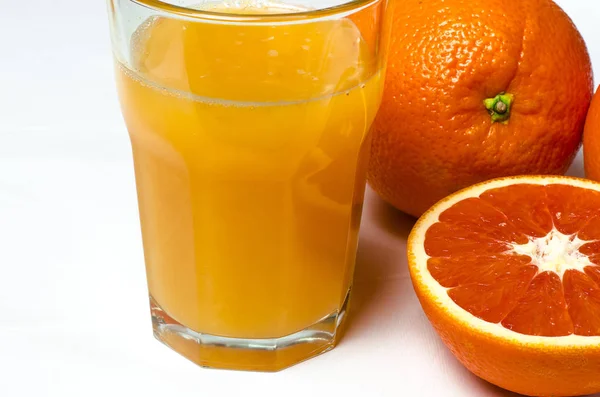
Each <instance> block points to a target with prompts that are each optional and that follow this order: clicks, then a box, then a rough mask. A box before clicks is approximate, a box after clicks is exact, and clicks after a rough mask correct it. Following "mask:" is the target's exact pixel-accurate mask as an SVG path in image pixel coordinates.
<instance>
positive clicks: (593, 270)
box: [584, 260, 600, 286]
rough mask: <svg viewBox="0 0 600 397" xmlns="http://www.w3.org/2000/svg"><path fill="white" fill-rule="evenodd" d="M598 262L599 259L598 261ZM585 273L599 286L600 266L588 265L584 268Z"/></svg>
mask: <svg viewBox="0 0 600 397" xmlns="http://www.w3.org/2000/svg"><path fill="white" fill-rule="evenodd" d="M598 262H600V260H599V261H598ZM584 271H585V274H587V275H588V277H589V278H590V279H591V280H592V281H594V282H595V283H596V285H598V286H600V267H598V266H588V267H586V268H585V269H584Z"/></svg>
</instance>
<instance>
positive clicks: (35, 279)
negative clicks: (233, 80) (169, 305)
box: [0, 0, 600, 397]
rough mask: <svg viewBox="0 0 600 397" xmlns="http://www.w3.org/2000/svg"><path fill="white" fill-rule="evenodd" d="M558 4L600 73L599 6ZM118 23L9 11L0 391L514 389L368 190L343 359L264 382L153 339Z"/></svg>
mask: <svg viewBox="0 0 600 397" xmlns="http://www.w3.org/2000/svg"><path fill="white" fill-rule="evenodd" d="M559 4H561V5H562V6H563V7H564V8H565V9H566V10H567V12H568V13H569V14H570V15H571V17H572V18H573V20H574V21H575V23H576V24H577V25H578V27H579V29H580V30H581V32H582V34H583V36H584V37H585V39H586V40H587V43H588V47H589V50H590V53H591V55H592V59H593V61H594V63H595V70H596V75H598V76H600V69H599V68H600V24H599V23H598V22H599V21H600V3H598V2H597V0H561V1H559ZM25 10H28V11H27V12H26V11H25ZM31 10H32V11H31ZM107 25H108V23H107V17H106V12H105V5H104V2H103V1H102V0H94V1H91V0H85V1H77V0H54V1H46V0H30V1H9V0H7V1H5V2H3V3H2V8H1V9H0V44H1V48H2V59H1V61H0V241H2V245H1V246H0V395H1V396H3V397H13V396H19V397H20V396H61V397H69V396H77V397H80V396H86V397H95V396H103V397H104V396H117V397H119V396H128V395H132V396H159V395H162V396H165V395H168V396H176V395H177V396H221V395H225V396H227V395H249V396H255V395H256V396H267V397H268V396H279V395H285V396H307V395H308V396H311V395H314V396H325V395H329V396H332V395H341V396H411V397H412V396H460V397H463V396H482V397H486V396H512V395H513V394H512V393H508V392H505V391H502V390H500V389H498V388H496V387H494V386H492V385H489V384H488V383H486V382H484V381H482V380H479V379H478V378H476V377H475V376H472V375H471V374H470V373H469V372H468V371H467V370H465V369H464V368H463V367H462V366H461V365H460V364H458V363H457V361H456V360H455V359H454V358H453V357H452V355H451V354H450V353H449V352H448V350H447V349H446V348H445V347H444V346H443V345H442V343H441V342H440V340H439V339H438V337H437V336H436V335H435V333H434V331H433V330H432V328H431V327H430V326H429V323H428V322H427V320H426V319H425V316H424V315H423V313H422V311H421V308H420V306H419V304H418V302H417V299H416V297H415V295H414V293H413V290H412V287H411V284H410V280H409V277H408V274H407V270H406V259H405V238H406V236H407V234H408V231H409V230H410V227H411V226H412V221H411V219H410V218H408V217H406V216H405V215H403V214H401V213H399V212H397V211H394V210H392V209H390V208H389V207H388V206H386V205H384V204H383V203H382V202H381V201H380V200H379V199H377V198H376V197H375V196H374V195H373V194H372V193H369V194H368V200H367V206H366V208H365V217H364V225H365V227H364V228H363V230H362V239H361V242H360V249H359V255H358V265H357V274H356V284H355V285H356V287H355V288H356V289H355V296H354V301H353V305H354V308H353V311H354V313H353V317H354V320H353V321H352V322H351V326H350V328H349V331H348V334H347V336H346V337H345V339H344V340H343V342H342V344H341V345H340V346H339V347H338V348H337V349H335V350H334V351H332V352H330V353H327V354H325V355H323V356H321V357H319V358H316V359H313V360H311V361H309V362H307V363H304V364H301V365H298V366H296V367H293V368H291V369H288V370H286V371H283V372H280V373H276V374H257V373H243V372H230V371H214V370H203V369H200V368H198V367H196V366H195V365H193V364H192V363H190V362H188V361H187V360H185V359H183V358H181V357H180V356H179V355H177V354H175V353H173V352H171V351H170V350H168V349H167V348H166V347H164V346H163V345H161V344H159V343H158V342H157V341H155V340H154V339H153V338H152V332H151V329H150V318H149V311H148V302H147V298H146V285H145V275H144V265H143V257H142V247H141V238H140V232H139V224H138V218H137V204H136V194H135V186H134V177H133V169H132V163H131V157H130V146H129V141H128V137H127V134H126V131H125V127H124V125H123V123H122V120H121V116H120V113H119V108H118V104H117V99H116V93H115V90H114V84H113V76H112V61H111V54H110V45H109V34H108V31H107ZM581 168H582V166H581V161H580V159H578V160H577V162H576V163H575V164H574V167H573V169H572V174H575V175H580V173H581Z"/></svg>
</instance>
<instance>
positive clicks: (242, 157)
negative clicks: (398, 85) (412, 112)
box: [108, 0, 389, 371]
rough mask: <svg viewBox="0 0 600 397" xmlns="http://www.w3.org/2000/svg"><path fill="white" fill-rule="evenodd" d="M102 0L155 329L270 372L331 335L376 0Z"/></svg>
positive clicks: (346, 255) (380, 10)
mask: <svg viewBox="0 0 600 397" xmlns="http://www.w3.org/2000/svg"><path fill="white" fill-rule="evenodd" d="M199 1H200V0H192V1H166V0H165V1H159V0H109V1H108V4H109V17H110V24H111V34H112V42H113V49H114V55H115V65H116V66H115V67H116V79H117V86H118V91H119V97H120V101H121V107H122V111H123V115H124V119H125V122H126V125H127V128H128V131H129V134H130V138H131V144H132V149H133V158H134V166H135V173H136V182H137V190H138V198H139V210H140V219H141V227H142V235H143V242H144V254H145V260H146V272H147V278H148V287H149V293H150V305H151V313H152V323H153V328H154V334H155V336H156V337H157V338H158V339H159V340H160V341H162V342H164V343H165V344H167V345H168V346H170V347H171V348H172V349H174V350H175V351H177V352H179V353H181V354H182V355H184V356H185V357H187V358H189V359H190V360H192V361H193V362H195V363H197V364H199V365H201V366H206V367H217V368H232V369H248V370H262V371H275V370H279V369H282V368H285V367H288V366H290V365H293V364H295V363H298V362H300V361H303V360H305V359H307V358H310V357H313V356H315V355H318V354H320V353H322V352H325V351H327V350H329V349H331V348H332V347H334V346H335V344H336V342H337V341H338V340H339V338H340V333H341V331H342V326H343V323H344V319H345V318H346V315H347V310H348V302H349V299H350V292H351V287H352V277H353V271H354V261H355V254H356V246H357V239H358V231H359V226H360V217H361V211H362V204H363V196H364V189H365V171H366V166H367V162H368V159H369V151H370V134H369V129H370V126H371V123H372V121H373V118H374V117H375V114H376V112H377V109H378V107H379V103H380V99H381V94H382V88H383V77H384V72H385V70H384V68H385V52H386V41H387V40H386V38H387V35H386V32H387V31H388V30H389V29H388V25H389V21H388V20H387V19H386V15H387V14H388V13H387V7H388V4H387V0H353V1H352V2H349V3H343V2H338V0H326V1H325V2H324V3H317V4H315V3H314V2H311V1H310V0H298V1H294V2H288V1H287V0H283V1H282V2H270V1H269V0H264V1H263V0H231V1H229V0H225V1H216V2H203V3H198V2H199Z"/></svg>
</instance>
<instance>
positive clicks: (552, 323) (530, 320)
mask: <svg viewBox="0 0 600 397" xmlns="http://www.w3.org/2000/svg"><path fill="white" fill-rule="evenodd" d="M502 325H503V326H505V327H506V328H508V329H510V330H513V331H516V332H520V333H522V334H527V335H541V336H565V335H571V334H572V333H573V323H572V322H571V318H570V317H569V312H568V310H567V303H566V302H565V298H564V295H563V290H562V284H561V281H560V278H559V277H558V275H557V274H556V273H550V272H544V273H542V274H540V275H539V276H537V277H536V278H534V279H533V281H532V282H531V285H530V286H529V289H528V290H527V292H526V293H525V294H524V295H523V298H522V299H521V301H520V302H519V304H518V305H517V306H516V307H515V308H514V309H513V311H511V312H510V313H509V314H508V316H506V318H505V319H504V320H502Z"/></svg>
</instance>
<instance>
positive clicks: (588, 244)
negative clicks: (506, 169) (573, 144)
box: [408, 176, 600, 396]
mask: <svg viewBox="0 0 600 397" xmlns="http://www.w3.org/2000/svg"><path fill="white" fill-rule="evenodd" d="M408 262H409V268H410V275H411V278H412V281H413V285H414V288H415V291H416V293H417V296H418V297H419V300H420V302H421V305H422V306H423V309H424V311H425V313H426V314H427V316H428V318H429V320H430V321H431V323H432V324H433V326H434V328H435V329H436V331H437V332H438V333H439V334H440V336H441V338H442V340H443V341H444V343H445V344H446V345H447V346H448V347H449V348H450V350H451V351H452V353H454V355H455V356H456V357H457V358H458V360H460V362H462V363H463V364H464V365H465V366H466V367H467V368H468V369H469V370H470V371H471V372H473V373H474V374H476V375H478V376H480V377H481V378H483V379H485V380H487V381H489V382H491V383H494V384H496V385H498V386H500V387H503V388H505V389H508V390H511V391H515V392H518V393H522V394H527V395H533V396H550V395H551V396H570V395H581V394H589V393H596V392H600V184H599V183H596V182H592V181H588V180H584V179H577V178H569V177H550V176H522V177H512V178H502V179H495V180H491V181H488V182H484V183H481V184H478V185H474V186H472V187H469V188H467V189H465V190H462V191H460V192H458V193H455V194H453V195H451V196H449V197H447V198H445V199H444V200H442V201H440V202H439V203H437V204H436V205H434V206H433V207H432V208H431V209H430V210H429V211H427V212H426V213H425V214H424V215H423V216H422V217H421V219H419V221H418V222H417V224H416V225H415V227H414V229H413V231H412V232H411V234H410V237H409V240H408Z"/></svg>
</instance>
